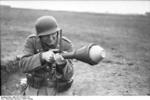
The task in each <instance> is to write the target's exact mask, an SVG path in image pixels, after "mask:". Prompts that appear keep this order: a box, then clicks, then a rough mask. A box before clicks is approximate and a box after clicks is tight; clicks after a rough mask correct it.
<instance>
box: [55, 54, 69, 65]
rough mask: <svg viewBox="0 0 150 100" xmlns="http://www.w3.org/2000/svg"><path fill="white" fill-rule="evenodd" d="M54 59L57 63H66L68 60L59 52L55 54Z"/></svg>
mask: <svg viewBox="0 0 150 100" xmlns="http://www.w3.org/2000/svg"><path fill="white" fill-rule="evenodd" d="M54 59H55V62H56V64H57V65H63V64H66V60H65V59H64V57H63V56H62V55H60V54H58V53H57V54H55V55H54Z"/></svg>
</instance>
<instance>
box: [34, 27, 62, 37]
mask: <svg viewBox="0 0 150 100" xmlns="http://www.w3.org/2000/svg"><path fill="white" fill-rule="evenodd" d="M60 30H61V29H60V28H59V27H57V28H55V29H53V30H51V29H50V30H47V31H45V32H41V33H38V34H37V36H45V35H50V34H53V33H55V32H58V31H60Z"/></svg>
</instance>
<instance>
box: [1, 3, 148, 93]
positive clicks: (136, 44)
mask: <svg viewBox="0 0 150 100" xmlns="http://www.w3.org/2000/svg"><path fill="white" fill-rule="evenodd" d="M42 15H52V16H54V17H55V18H56V19H57V21H58V23H59V26H60V27H61V28H62V29H63V34H64V35H65V36H67V37H68V38H69V39H70V40H71V41H72V42H73V45H74V48H79V47H81V46H83V45H85V44H88V43H91V42H93V43H97V44H99V45H101V46H102V47H103V48H104V49H105V50H106V54H107V55H106V58H105V59H104V60H103V61H102V62H101V63H100V64H98V65H96V66H89V65H87V64H85V63H82V62H79V61H78V62H74V71H75V73H74V84H73V86H72V88H71V91H70V92H71V94H72V95H150V15H149V13H147V15H115V14H94V13H77V12H65V11H50V10H32V9H19V8H11V7H8V6H0V32H1V63H2V64H5V63H6V62H7V61H9V60H12V59H14V58H15V57H16V55H20V54H21V51H22V48H23V45H24V42H25V39H26V37H27V36H28V35H30V34H32V33H35V30H34V22H35V20H36V19H37V18H38V17H40V16H42ZM23 77H24V75H23V74H22V73H20V72H14V73H9V74H8V73H3V72H2V73H1V82H2V84H1V91H2V95H19V92H18V91H19V90H18V89H19V88H18V82H19V80H20V79H21V78H23Z"/></svg>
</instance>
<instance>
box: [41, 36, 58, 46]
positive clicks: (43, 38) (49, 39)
mask: <svg viewBox="0 0 150 100" xmlns="http://www.w3.org/2000/svg"><path fill="white" fill-rule="evenodd" d="M41 41H42V42H43V43H46V44H48V45H49V46H54V45H56V42H57V33H53V34H49V35H45V36H41Z"/></svg>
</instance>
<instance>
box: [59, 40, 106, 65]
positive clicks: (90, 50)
mask: <svg viewBox="0 0 150 100" xmlns="http://www.w3.org/2000/svg"><path fill="white" fill-rule="evenodd" d="M62 56H63V57H64V58H65V59H77V60H79V61H82V62H84V63H88V64H90V65H96V64H98V63H99V62H100V61H102V60H103V59H104V57H105V51H104V49H103V48H102V47H101V46H99V45H97V44H93V43H91V44H88V45H86V46H83V47H81V48H79V49H76V50H74V51H73V52H69V53H62Z"/></svg>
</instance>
